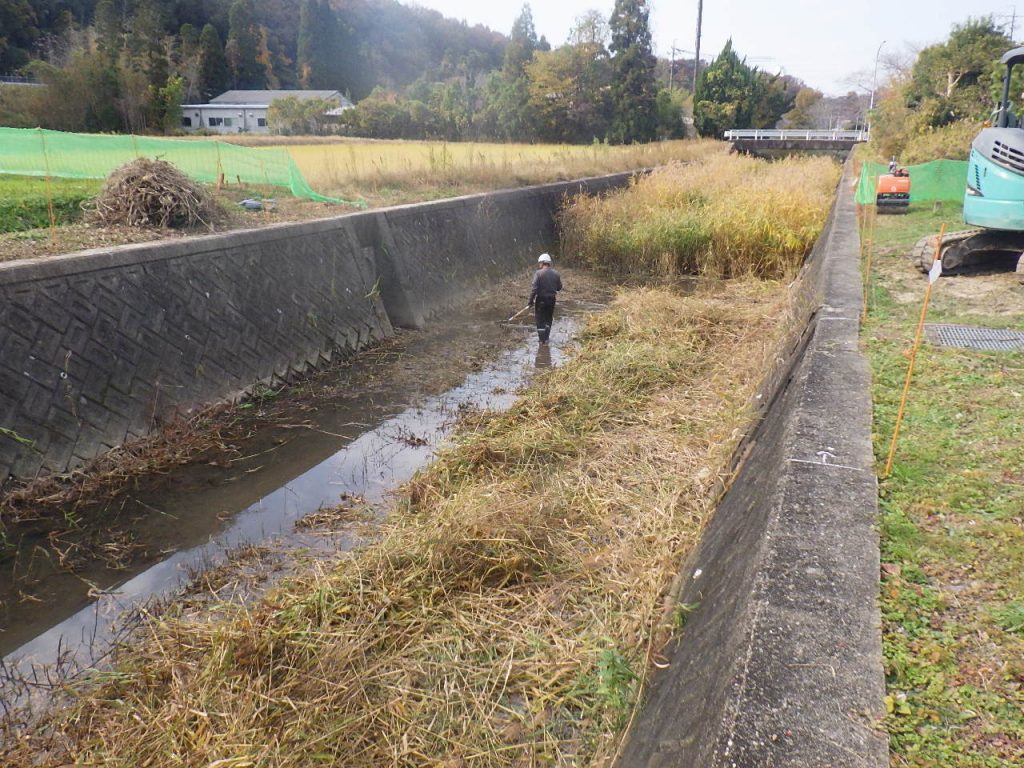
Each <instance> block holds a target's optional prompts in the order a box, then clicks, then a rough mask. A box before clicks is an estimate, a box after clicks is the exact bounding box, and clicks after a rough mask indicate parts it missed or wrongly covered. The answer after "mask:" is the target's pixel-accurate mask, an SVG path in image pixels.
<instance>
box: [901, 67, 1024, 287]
mask: <svg viewBox="0 0 1024 768" xmlns="http://www.w3.org/2000/svg"><path fill="white" fill-rule="evenodd" d="M1000 62H1001V63H1002V64H1003V65H1004V66H1005V67H1006V73H1005V74H1004V76H1003V92H1002V98H1001V99H1000V100H999V104H998V105H996V109H995V112H994V113H993V120H992V125H991V127H987V128H982V130H981V132H980V133H979V134H978V135H977V136H976V137H975V138H974V141H973V142H972V143H971V154H970V157H969V159H968V165H967V189H966V191H965V193H964V222H965V223H966V224H967V225H968V226H971V227H974V229H969V230H964V231H962V232H953V233H950V234H947V235H946V236H945V237H944V238H943V240H942V247H941V250H940V257H941V259H942V273H943V274H944V275H945V274H957V273H959V272H962V271H964V270H965V269H968V268H975V267H999V266H1002V267H1008V268H1010V269H1012V268H1013V267H1014V266H1015V265H1019V264H1020V263H1021V262H1022V253H1024V128H1021V127H1020V122H1019V118H1018V117H1017V115H1016V114H1014V111H1013V105H1012V103H1011V102H1010V76H1011V75H1012V74H1013V68H1014V67H1016V66H1019V65H1021V64H1024V47H1021V48H1014V49H1013V50H1010V51H1007V52H1006V53H1005V54H1003V56H1002V58H1001V59H1000ZM935 241H936V238H935V237H934V236H933V237H930V238H923V239H922V240H920V241H919V242H918V244H917V246H916V249H915V253H914V259H915V261H917V264H918V267H920V268H921V269H922V270H923V271H925V272H927V271H928V270H929V268H930V267H931V263H932V258H933V257H932V254H934V252H935V246H936V242H935Z"/></svg>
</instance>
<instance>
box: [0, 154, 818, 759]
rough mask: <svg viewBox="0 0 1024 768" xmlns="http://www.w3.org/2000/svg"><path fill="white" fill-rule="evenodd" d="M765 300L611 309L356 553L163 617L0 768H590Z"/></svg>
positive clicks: (655, 640) (707, 479) (485, 418)
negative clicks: (205, 607)
mask: <svg viewBox="0 0 1024 768" xmlns="http://www.w3.org/2000/svg"><path fill="white" fill-rule="evenodd" d="M792 167H793V168H798V166H792ZM792 181H793V185H794V186H797V185H801V184H807V183H808V181H807V178H806V175H805V174H797V175H796V176H795V177H794V178H793V180H792ZM829 182H830V178H829V177H828V176H827V175H824V176H823V177H822V178H820V179H819V180H818V182H817V183H820V184H824V185H826V186H827V185H828V183H829ZM776 225H777V226H778V227H785V226H787V222H786V220H785V219H784V218H780V219H777V221H776ZM772 242H774V241H772ZM759 258H760V254H759ZM737 271H744V270H737ZM745 271H746V272H754V271H756V270H753V269H750V270H745ZM789 301H790V294H789V291H788V289H787V286H786V284H785V283H784V282H781V281H760V280H755V279H752V278H750V277H746V278H742V279H737V280H733V281H726V282H719V281H704V282H703V283H702V285H701V287H700V289H699V290H698V291H697V292H696V293H695V294H693V295H689V296H680V295H678V294H676V293H674V292H672V291H670V290H667V289H663V288H646V289H634V290H629V291H623V292H622V293H621V294H620V296H619V297H618V298H617V300H616V301H615V302H614V304H613V306H612V307H611V308H610V309H609V310H608V311H606V312H604V313H601V314H600V315H597V316H595V317H593V318H592V319H591V321H590V322H589V323H588V324H587V326H586V328H585V330H584V332H583V333H582V336H581V340H580V349H579V351H578V353H577V354H576V356H575V357H574V359H573V360H572V361H571V362H570V363H569V364H568V365H566V366H565V367H563V368H560V369H557V370H554V371H551V372H549V373H547V374H545V375H544V376H543V377H541V378H540V380H538V381H537V382H535V384H534V385H533V386H532V387H531V389H530V391H529V392H527V393H526V394H525V396H524V397H523V398H522V399H521V400H520V401H519V402H518V403H517V404H516V405H515V406H513V408H512V409H511V410H510V411H508V412H506V413H503V414H484V415H480V416H477V417H467V418H466V419H465V420H464V422H463V424H462V425H461V427H460V430H459V431H458V433H457V439H456V442H455V445H454V446H453V447H452V448H450V449H449V450H448V451H446V452H445V453H443V454H442V456H441V457H440V458H439V459H438V460H437V462H436V463H435V464H434V465H432V466H431V468H430V469H429V470H427V471H425V472H423V473H421V474H420V475H418V476H417V477H416V478H415V479H414V480H413V481H412V482H411V483H410V484H409V485H408V486H407V487H406V488H405V489H404V490H403V492H402V493H401V494H400V495H399V497H398V499H397V503H396V508H395V510H394V511H393V513H392V514H391V516H390V517H389V519H388V520H387V522H386V523H385V525H384V526H383V528H382V530H381V533H380V538H379V539H378V540H377V542H376V543H374V544H372V545H370V546H367V547H365V548H364V549H362V550H360V551H357V552H355V553H353V554H352V555H351V556H345V557H341V558H339V559H338V560H337V561H333V562H324V563H322V565H321V566H320V567H319V568H316V569H315V570H311V571H309V572H306V573H303V574H301V575H300V576H297V577H295V578H292V579H289V580H288V581H286V582H285V583H283V584H281V585H280V586H279V587H278V588H277V589H276V590H275V591H273V592H272V593H270V594H269V595H268V596H267V597H266V598H265V599H263V600H262V601H261V602H259V603H258V604H255V605H244V606H239V605H225V606H222V607H220V608H219V609H218V610H217V611H215V612H214V613H212V614H211V613H203V614H201V615H185V614H183V613H181V612H178V613H175V608H174V607H173V606H172V607H171V608H170V609H169V610H168V611H167V612H165V613H164V614H163V615H161V616H160V617H158V618H154V619H153V620H152V621H151V622H150V623H149V624H147V626H146V627H145V628H144V630H143V631H142V632H141V633H140V635H139V637H138V638H137V640H135V641H133V642H132V644H131V647H129V648H125V649H123V650H122V651H121V653H120V654H119V658H118V661H117V665H116V667H115V669H114V670H113V671H111V672H109V673H104V674H102V675H100V676H99V680H98V681H97V683H98V686H97V687H93V688H88V687H86V688H83V689H82V691H81V692H80V694H79V695H78V696H77V697H76V699H75V701H74V703H73V704H72V706H70V708H68V709H67V710H65V711H63V712H61V713H59V714H57V715H55V716H54V718H53V719H52V720H51V721H50V722H48V723H46V724H44V725H43V726H42V727H40V728H37V729H35V730H34V731H33V732H32V733H30V734H28V735H25V736H24V737H23V738H22V739H20V740H19V741H17V742H15V743H12V744H10V745H9V746H8V747H7V751H6V752H4V753H0V757H2V758H3V759H5V760H7V762H9V763H10V764H15V765H17V764H38V765H51V766H57V765H64V764H67V763H68V762H77V763H79V764H86V765H88V764H101V765H107V766H124V767H125V768H127V767H128V766H133V767H134V766H143V765H154V766H162V765H196V766H213V765H217V766H223V767H225V768H226V766H235V767H237V768H240V767H241V766H248V765H253V766H256V765H259V766H314V765H323V764H328V765H330V764H337V765H346V766H380V765H427V764H429V765H439V766H450V767H452V768H454V767H455V766H471V765H473V766H476V765H479V766H495V765H498V766H505V765H507V766H521V765H540V764H556V765H562V764H573V765H602V764H607V763H608V761H610V760H611V758H612V757H613V756H614V754H615V752H616V749H617V746H618V743H619V740H620V738H621V734H622V731H623V729H624V728H625V727H626V725H627V723H628V721H629V719H630V717H631V714H632V712H633V708H634V705H635V702H636V701H637V697H638V694H639V692H640V691H641V690H642V688H643V686H644V683H645V680H646V676H647V673H648V670H649V669H650V668H651V666H652V663H653V662H654V661H655V660H656V659H657V657H658V653H659V652H660V650H661V649H662V647H663V646H664V644H665V643H666V642H667V640H668V638H669V636H670V634H671V632H672V631H673V629H675V628H676V627H678V626H680V625H681V623H682V622H683V621H685V611H684V610H681V609H678V608H676V607H675V606H673V605H672V603H671V601H668V600H666V593H667V591H668V588H669V585H670V583H671V582H672V579H673V578H674V577H675V575H676V574H677V572H678V569H679V567H680V561H681V558H682V557H683V556H684V555H685V554H686V553H687V552H688V551H689V550H690V549H691V548H692V547H693V546H694V544H695V543H696V542H697V540H698V538H699V536H700V532H701V530H702V528H703V526H704V524H705V522H706V520H707V518H708V515H709V514H710V511H711V510H712V509H713V507H714V504H715V502H716V494H717V493H718V491H719V490H720V489H721V488H722V486H723V484H724V483H725V481H726V480H727V478H726V473H727V471H728V466H729V461H730V457H731V455H732V452H733V450H734V448H735V446H736V444H737V442H738V441H739V440H740V438H741V436H742V435H743V434H744V432H745V431H746V429H747V428H748V427H749V424H750V421H751V418H752V413H751V410H750V408H749V405H750V403H751V399H752V396H753V394H754V392H755V389H756V387H757V385H758V383H759V381H760V380H761V377H762V376H763V374H764V372H765V371H766V369H767V368H768V367H769V366H771V365H773V364H774V362H775V360H776V357H777V354H778V348H779V345H780V343H781V342H782V339H783V338H784V337H785V336H786V334H787V331H789V330H791V329H790V327H789V322H788V321H789V317H790V309H791V308H790V306H789Z"/></svg>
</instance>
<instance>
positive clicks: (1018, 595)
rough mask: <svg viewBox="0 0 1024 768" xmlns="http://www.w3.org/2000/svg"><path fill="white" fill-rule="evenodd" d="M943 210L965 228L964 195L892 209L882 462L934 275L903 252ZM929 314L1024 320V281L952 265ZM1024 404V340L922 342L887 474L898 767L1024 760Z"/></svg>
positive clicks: (887, 233)
mask: <svg viewBox="0 0 1024 768" xmlns="http://www.w3.org/2000/svg"><path fill="white" fill-rule="evenodd" d="M943 221H945V222H946V223H947V229H948V230H956V229H961V228H963V225H962V223H961V219H960V210H959V207H958V206H952V207H950V206H946V207H945V209H944V210H943V211H940V212H937V213H936V212H932V211H931V209H930V207H922V208H920V209H918V210H915V211H912V212H911V213H910V214H908V215H906V216H883V217H879V218H878V220H877V224H876V231H875V246H876V247H875V250H874V254H873V256H874V264H875V266H874V268H873V269H872V273H873V274H872V280H871V286H870V296H871V308H870V312H869V315H868V320H867V323H866V324H865V326H864V328H863V332H862V334H863V335H862V338H863V340H864V343H865V345H866V350H867V353H868V355H869V357H870V361H871V365H872V368H873V374H874V383H873V400H874V432H875V450H876V458H877V459H878V466H879V469H880V470H881V467H882V466H884V462H885V458H886V455H887V453H888V449H889V442H890V439H891V435H892V430H893V425H894V422H895V417H896V411H897V407H898V403H899V396H900V392H901V388H902V386H903V380H904V376H905V375H906V370H907V364H908V358H907V354H906V353H907V351H908V350H909V348H910V345H911V341H912V339H913V334H914V329H915V325H916V322H917V318H918V315H919V313H920V308H921V300H922V299H923V296H924V288H925V281H924V279H923V276H922V275H920V273H918V272H917V271H916V270H915V269H914V268H913V267H912V266H911V265H910V264H909V262H907V261H906V260H905V259H904V258H902V256H903V254H906V253H907V252H908V251H909V250H910V247H911V246H912V245H913V243H914V242H915V241H916V240H917V238H918V237H920V236H921V235H924V234H931V233H935V232H937V231H938V229H939V225H940V224H941V223H942V222H943ZM1014 308H1016V311H1014ZM927 320H928V322H948V323H962V324H970V325H984V326H989V327H1014V328H1017V329H1020V330H1024V287H1022V286H1021V285H1020V284H1019V281H1018V279H1017V277H1016V276H1014V275H1001V276H986V277H984V278H981V277H955V278H943V279H941V280H939V281H938V282H937V283H936V284H935V286H934V289H933V294H932V304H931V306H930V309H929V313H928V318H927ZM1022 407H1024V354H1021V353H1005V352H1003V353H997V352H979V351H973V350H966V349H964V350H961V349H951V348H942V347H936V346H931V345H928V344H925V345H924V346H923V347H922V348H921V350H920V352H919V354H918V358H917V365H916V367H915V373H914V379H913V385H912V388H911V391H910V398H909V406H908V410H907V416H906V420H905V422H904V424H903V427H902V430H901V433H900V441H899V445H898V450H897V454H896V461H895V464H894V468H893V474H892V476H891V477H889V478H888V479H885V480H883V481H882V482H881V484H880V488H879V494H880V497H879V501H880V509H881V534H882V593H881V606H882V616H883V645H884V656H885V668H886V674H887V686H888V691H887V693H888V696H887V699H886V705H887V709H888V710H889V712H890V714H889V716H888V718H887V720H886V723H885V724H886V726H887V728H888V731H889V735H890V739H891V752H892V764H893V765H895V766H935V767H936V768H938V767H939V766H958V767H959V766H963V767H977V768H982V767H984V768H989V767H992V768H994V767H995V766H1016V765H1022V764H1024V693H1022V688H1024V419H1022V418H1021V411H1022Z"/></svg>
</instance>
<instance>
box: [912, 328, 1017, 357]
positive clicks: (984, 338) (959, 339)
mask: <svg viewBox="0 0 1024 768" xmlns="http://www.w3.org/2000/svg"><path fill="white" fill-rule="evenodd" d="M924 333H925V338H927V339H928V341H930V342H931V343H932V344H938V345H939V346H942V347H962V348H965V349H983V350H987V351H991V352H1014V351H1017V350H1024V331H1010V330H1007V329H1005V328H978V327H975V326H971V325H946V324H944V323H927V324H925V327H924Z"/></svg>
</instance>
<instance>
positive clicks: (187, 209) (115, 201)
mask: <svg viewBox="0 0 1024 768" xmlns="http://www.w3.org/2000/svg"><path fill="white" fill-rule="evenodd" d="M215 212H216V206H215V204H214V202H213V199H212V198H211V197H210V195H209V194H207V192H206V190H204V189H203V187H202V186H201V185H200V184H199V183H197V182H195V181H193V180H192V179H190V178H189V177H188V176H186V175H185V174H184V173H182V172H181V171H179V170H178V169H177V168H175V167H174V166H173V165H171V164H170V163H167V162H164V161H163V160H150V159H147V158H144V157H142V158H138V159H137V160H133V161H132V162H130V163H127V164H126V165H122V166H121V167H120V168H118V169H117V170H116V171H114V172H113V173H112V174H110V176H109V177H108V178H107V181H106V183H105V184H104V185H103V189H102V190H101V191H100V194H99V195H98V196H97V197H96V199H95V200H94V201H93V204H92V211H91V215H90V219H91V220H92V221H94V222H96V223H99V224H107V225H112V224H122V225H127V226H129V227H161V228H169V227H170V228H175V229H180V228H186V227H194V226H198V225H204V226H210V225H211V224H212V223H213V220H214V215H215Z"/></svg>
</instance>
